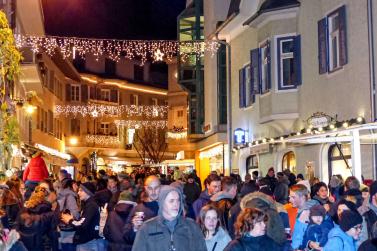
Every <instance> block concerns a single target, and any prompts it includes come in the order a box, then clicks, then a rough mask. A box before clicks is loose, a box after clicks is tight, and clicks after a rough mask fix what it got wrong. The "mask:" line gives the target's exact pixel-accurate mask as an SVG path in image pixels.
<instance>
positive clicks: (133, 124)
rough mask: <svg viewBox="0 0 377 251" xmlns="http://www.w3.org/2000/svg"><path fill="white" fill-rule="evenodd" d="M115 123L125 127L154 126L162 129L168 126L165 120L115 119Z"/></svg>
mask: <svg viewBox="0 0 377 251" xmlns="http://www.w3.org/2000/svg"><path fill="white" fill-rule="evenodd" d="M114 123H115V125H116V126H117V127H118V128H119V127H127V128H135V129H139V128H156V129H164V128H166V127H167V126H168V121H167V120H115V121H114Z"/></svg>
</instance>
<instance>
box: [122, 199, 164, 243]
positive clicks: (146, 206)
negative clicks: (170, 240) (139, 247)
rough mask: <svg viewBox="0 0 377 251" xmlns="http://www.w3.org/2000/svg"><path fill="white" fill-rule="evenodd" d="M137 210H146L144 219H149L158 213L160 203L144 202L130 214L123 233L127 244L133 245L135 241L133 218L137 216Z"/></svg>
mask: <svg viewBox="0 0 377 251" xmlns="http://www.w3.org/2000/svg"><path fill="white" fill-rule="evenodd" d="M136 212H144V221H147V220H149V219H151V218H153V217H155V216H157V213H158V203H157V201H152V202H142V203H139V204H137V206H136V207H134V208H133V209H132V211H131V213H130V214H129V216H128V219H127V223H126V225H125V226H124V228H123V231H122V235H123V239H124V240H125V241H126V243H127V244H129V245H132V244H133V243H134V240H135V237H136V232H135V231H134V229H133V225H132V218H133V217H134V216H135V213H136Z"/></svg>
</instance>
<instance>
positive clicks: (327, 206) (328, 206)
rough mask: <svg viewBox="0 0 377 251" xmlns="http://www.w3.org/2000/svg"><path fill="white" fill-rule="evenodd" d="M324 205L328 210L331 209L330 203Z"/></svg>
mask: <svg viewBox="0 0 377 251" xmlns="http://www.w3.org/2000/svg"><path fill="white" fill-rule="evenodd" d="M323 207H324V208H325V210H326V212H328V211H330V205H329V204H325V205H323Z"/></svg>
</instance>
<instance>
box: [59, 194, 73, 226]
mask: <svg viewBox="0 0 377 251" xmlns="http://www.w3.org/2000/svg"><path fill="white" fill-rule="evenodd" d="M67 197H68V195H66V196H65V197H64V203H63V210H62V211H64V210H65V206H66V201H67ZM58 227H59V229H60V231H63V232H72V231H75V227H74V226H73V225H72V224H69V223H68V224H66V223H64V222H63V221H60V223H59V225H58Z"/></svg>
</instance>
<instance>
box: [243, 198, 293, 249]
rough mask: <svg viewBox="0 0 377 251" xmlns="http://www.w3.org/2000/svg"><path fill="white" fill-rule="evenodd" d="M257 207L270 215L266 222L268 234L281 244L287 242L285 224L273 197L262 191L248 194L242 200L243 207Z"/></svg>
mask: <svg viewBox="0 0 377 251" xmlns="http://www.w3.org/2000/svg"><path fill="white" fill-rule="evenodd" d="M244 208H257V209H259V210H261V211H263V212H264V213H266V214H267V216H268V221H267V223H266V235H267V236H268V237H269V238H271V239H272V240H274V241H275V242H276V243H278V244H279V245H283V244H285V243H286V234H285V232H284V224H283V221H282V218H281V217H280V215H279V212H278V209H277V204H276V202H275V201H274V200H272V198H271V197H269V196H268V195H266V194H263V193H261V192H254V193H250V194H248V195H246V196H245V197H243V198H242V200H241V209H244Z"/></svg>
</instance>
